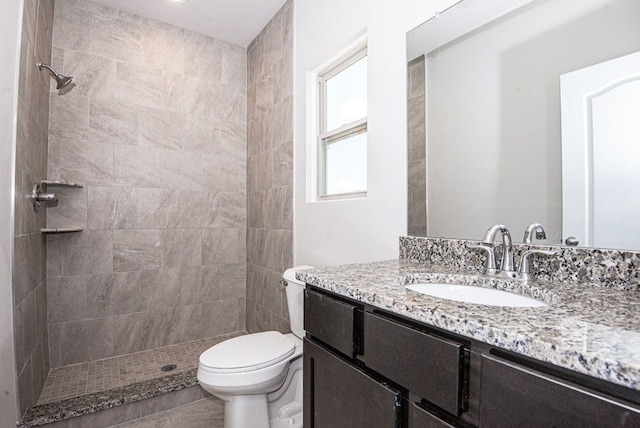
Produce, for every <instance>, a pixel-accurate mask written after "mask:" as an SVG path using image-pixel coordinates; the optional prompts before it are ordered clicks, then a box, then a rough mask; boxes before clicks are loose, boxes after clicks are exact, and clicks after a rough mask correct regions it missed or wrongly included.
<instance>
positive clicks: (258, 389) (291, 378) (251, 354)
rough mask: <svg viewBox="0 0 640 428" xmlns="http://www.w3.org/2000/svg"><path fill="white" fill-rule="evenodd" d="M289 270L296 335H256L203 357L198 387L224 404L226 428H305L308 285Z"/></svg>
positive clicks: (221, 345)
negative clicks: (305, 301) (305, 299)
mask: <svg viewBox="0 0 640 428" xmlns="http://www.w3.org/2000/svg"><path fill="white" fill-rule="evenodd" d="M309 268H311V266H298V267H295V268H291V269H287V270H286V271H285V273H284V275H283V278H284V282H285V284H286V286H287V288H286V292H287V306H288V308H289V319H290V323H291V331H292V332H293V333H289V334H282V333H279V332H277V331H266V332H262V333H253V334H248V335H245V336H239V337H234V338H233V339H229V340H225V341H224V342H221V343H218V344H217V345H215V346H212V347H211V348H209V349H207V350H206V351H204V352H203V353H202V355H200V363H199V365H198V382H199V383H200V386H202V388H204V390H205V391H207V392H209V393H211V394H213V395H215V396H216V397H218V398H221V399H222V400H224V402H225V408H224V426H225V428H280V427H288V428H291V427H295V428H301V427H302V338H303V337H304V327H303V295H304V283H302V282H300V281H298V280H297V279H296V278H295V271H297V270H301V269H309Z"/></svg>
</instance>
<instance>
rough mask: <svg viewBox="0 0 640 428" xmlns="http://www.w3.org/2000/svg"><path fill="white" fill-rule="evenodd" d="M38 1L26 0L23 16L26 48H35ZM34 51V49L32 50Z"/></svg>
mask: <svg viewBox="0 0 640 428" xmlns="http://www.w3.org/2000/svg"><path fill="white" fill-rule="evenodd" d="M38 3H39V1H38V0H25V2H24V12H23V14H22V27H23V31H24V35H25V36H26V41H27V43H25V46H27V45H30V46H35V43H36V25H37V23H38ZM32 49H33V48H32Z"/></svg>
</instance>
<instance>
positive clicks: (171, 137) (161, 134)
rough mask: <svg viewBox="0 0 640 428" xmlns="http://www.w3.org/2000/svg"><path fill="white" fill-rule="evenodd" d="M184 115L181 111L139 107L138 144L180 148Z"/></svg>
mask: <svg viewBox="0 0 640 428" xmlns="http://www.w3.org/2000/svg"><path fill="white" fill-rule="evenodd" d="M183 129H184V117H183V115H182V114H181V113H176V112H172V111H169V110H159V109H154V108H150V107H141V108H140V117H139V126H138V144H139V145H140V146H146V147H158V148H165V149H174V150H180V149H182V146H183V140H182V135H183Z"/></svg>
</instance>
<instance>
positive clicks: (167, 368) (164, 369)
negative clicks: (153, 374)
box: [160, 364, 178, 372]
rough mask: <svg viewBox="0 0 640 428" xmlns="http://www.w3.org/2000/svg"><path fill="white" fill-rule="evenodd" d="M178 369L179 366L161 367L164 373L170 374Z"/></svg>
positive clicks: (168, 365)
mask: <svg viewBox="0 0 640 428" xmlns="http://www.w3.org/2000/svg"><path fill="white" fill-rule="evenodd" d="M176 367H178V365H177V364H167V365H166V366H162V367H160V370H162V371H163V372H170V371H171V370H175V369H176Z"/></svg>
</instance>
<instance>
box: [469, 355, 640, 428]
mask: <svg viewBox="0 0 640 428" xmlns="http://www.w3.org/2000/svg"><path fill="white" fill-rule="evenodd" d="M480 388H481V391H480V397H481V399H480V426H481V427H491V428H493V427H515V426H517V427H534V426H535V427H542V426H545V427H547V426H548V427H551V426H554V427H639V426H640V409H638V408H637V407H636V406H633V405H630V404H625V403H622V402H619V401H617V400H614V399H610V398H608V397H605V396H602V395H600V394H599V393H597V392H594V391H591V390H589V389H586V388H582V387H579V386H577V385H573V384H571V383H569V382H567V381H564V380H561V379H558V378H554V377H552V376H549V375H547V374H545V373H542V372H539V371H537V370H533V369H530V368H528V367H524V366H521V365H519V364H516V363H513V362H510V361H506V360H502V359H500V358H497V357H494V356H490V355H482V376H481V386H480Z"/></svg>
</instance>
